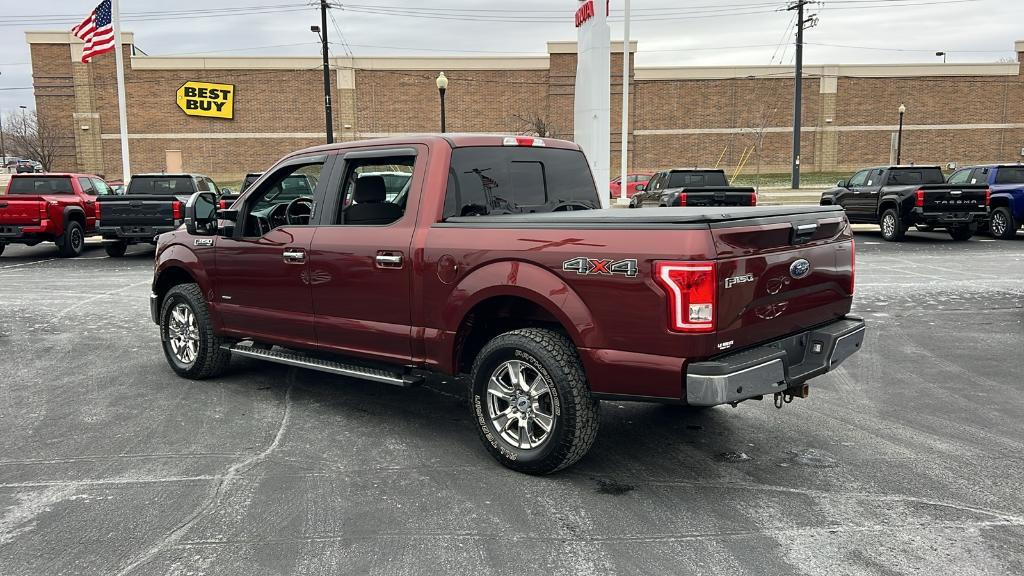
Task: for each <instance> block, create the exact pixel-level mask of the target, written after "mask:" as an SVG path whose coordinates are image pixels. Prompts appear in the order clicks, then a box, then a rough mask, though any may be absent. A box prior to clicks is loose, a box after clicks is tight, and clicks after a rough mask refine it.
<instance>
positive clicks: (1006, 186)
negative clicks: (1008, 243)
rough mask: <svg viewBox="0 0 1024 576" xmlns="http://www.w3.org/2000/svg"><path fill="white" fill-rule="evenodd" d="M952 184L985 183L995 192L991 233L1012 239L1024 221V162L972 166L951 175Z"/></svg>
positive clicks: (993, 193) (991, 205)
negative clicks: (1022, 163) (1023, 163)
mask: <svg viewBox="0 0 1024 576" xmlns="http://www.w3.org/2000/svg"><path fill="white" fill-rule="evenodd" d="M948 183H949V184H953V185H960V184H984V185H987V186H988V187H989V189H990V190H991V191H992V195H991V197H990V203H989V210H990V213H989V221H988V223H987V228H988V232H989V233H990V234H991V235H992V237H993V238H1000V239H1003V240H1009V239H1011V238H1014V237H1016V236H1017V230H1018V229H1019V228H1020V227H1021V224H1022V223H1024V165H1021V164H990V165H987V166H971V167H969V168H963V169H961V170H957V171H956V172H954V173H953V174H952V175H950V177H949V180H948Z"/></svg>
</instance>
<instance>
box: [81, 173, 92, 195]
mask: <svg viewBox="0 0 1024 576" xmlns="http://www.w3.org/2000/svg"><path fill="white" fill-rule="evenodd" d="M78 185H79V186H81V187H82V194H85V195H87V196H95V195H96V188H95V187H94V186H93V185H92V179H91V178H85V177H81V176H80V177H79V178H78Z"/></svg>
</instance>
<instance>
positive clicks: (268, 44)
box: [0, 0, 1024, 112]
mask: <svg viewBox="0 0 1024 576" xmlns="http://www.w3.org/2000/svg"><path fill="white" fill-rule="evenodd" d="M98 1H99V0H46V1H45V2H35V3H32V2H18V3H14V2H12V1H10V0H6V1H5V2H4V3H5V4H7V6H5V8H4V10H3V11H2V13H0V72H2V75H0V109H2V110H4V111H7V112H9V111H11V110H16V109H17V107H18V106H19V105H26V106H29V107H30V108H32V107H34V105H35V104H34V98H33V95H32V91H31V89H23V88H25V87H30V86H31V84H32V79H31V66H30V64H29V51H28V46H27V45H26V44H25V36H24V32H25V31H26V30H66V29H70V27H71V26H73V25H74V24H76V23H77V22H78V21H79V20H81V19H82V18H84V17H85V16H86V15H87V14H88V13H89V12H90V11H91V10H92V9H93V8H94V7H95V5H96V4H97V3H98ZM332 2H333V3H335V4H338V3H340V4H342V5H344V6H347V8H337V9H334V10H332V12H333V15H334V19H335V20H336V22H337V25H338V26H340V29H341V32H342V34H343V37H344V39H345V40H346V41H347V43H348V45H349V47H350V49H351V52H352V53H354V54H355V55H356V56H371V55H395V54H401V55H423V56H428V55H431V56H438V55H454V54H466V55H481V56H482V55H494V54H497V53H508V54H520V53H537V54H543V53H545V51H546V45H545V43H546V42H547V41H549V40H575V39H576V32H575V29H574V27H573V12H574V11H575V8H576V5H577V0H505V1H504V2H499V1H496V0H434V1H432V2H429V3H428V2H423V1H416V2H412V1H409V0H354V1H352V2H339V0H332ZM311 3H312V2H310V1H309V0H250V1H248V2H246V1H244V0H177V1H176V2H167V1H166V0H121V11H122V13H123V14H124V18H123V21H124V24H123V28H124V29H125V30H128V31H133V32H135V40H136V45H137V46H138V47H139V48H141V49H142V50H144V51H145V52H146V53H148V54H153V55H169V54H194V53H201V54H226V55H263V54H274V55H285V54H286V55H317V54H319V47H318V44H317V39H316V36H315V35H314V34H313V33H311V32H310V31H309V26H310V25H311V24H318V23H319V11H318V10H317V9H316V8H314V7H312V6H306V5H308V4H311ZM11 4H14V6H11ZM622 4H623V2H622V0H612V1H611V8H612V19H613V21H612V37H613V38H615V39H618V38H621V36H622V18H621V9H622ZM785 4H786V1H785V0H778V1H774V2H773V1H771V0H633V1H632V7H633V15H634V17H633V19H632V21H633V24H632V26H631V29H632V34H631V36H632V38H633V39H635V40H638V41H639V43H640V46H639V55H638V57H637V63H638V65H641V66H643V65H698V66H699V65H717V64H769V63H779V62H780V61H781V62H782V63H784V64H791V62H792V57H793V48H792V46H791V43H792V41H793V37H792V36H793V35H792V32H793V30H794V29H793V28H792V27H791V24H792V13H791V12H786V11H784V10H779V8H783V7H784V6H785ZM256 7H260V8H256ZM217 10H220V11H221V12H220V13H214V12H213V11H217ZM243 10H244V11H248V12H250V13H244V12H240V11H243ZM257 10H259V11H262V13H259V14H256V13H252V12H256V11H257ZM172 11H173V12H174V13H173V14H170V13H169V12H172ZM809 12H810V13H812V14H813V13H816V14H818V16H819V22H818V25H817V26H816V27H815V28H812V29H810V30H808V32H807V33H806V38H805V41H806V42H807V43H808V45H807V47H806V49H805V50H806V51H805V61H806V62H808V63H829V64H832V63H854V62H859V63H864V62H936V61H941V58H938V57H936V56H935V52H936V51H940V50H942V51H946V52H948V53H949V56H948V60H949V61H950V62H994V61H999V60H1001V59H1012V58H1014V57H1015V54H1014V52H1013V44H1014V41H1016V40H1024V26H1022V23H1024V2H1022V1H1021V0H960V1H951V0H931V1H928V0H831V1H827V2H825V3H824V6H821V7H818V8H814V7H812V8H811V9H810V10H809ZM787 27H789V28H787ZM329 29H330V34H331V36H332V40H337V39H338V34H337V28H336V27H335V24H334V23H331V24H329ZM782 41H784V42H785V43H786V44H787V45H788V50H787V51H785V52H784V53H783V52H782V51H781V50H780V49H779V44H780V42H782ZM331 49H332V51H334V53H335V54H339V55H341V54H344V48H343V47H342V46H341V45H332V47H331ZM897 49H898V50H897ZM103 57H105V56H103ZM310 89H315V90H319V89H320V87H319V86H310Z"/></svg>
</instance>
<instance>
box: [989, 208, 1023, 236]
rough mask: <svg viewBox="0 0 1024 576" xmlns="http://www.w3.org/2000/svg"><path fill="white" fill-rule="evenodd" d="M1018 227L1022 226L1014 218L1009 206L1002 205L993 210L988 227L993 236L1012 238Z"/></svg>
mask: <svg viewBox="0 0 1024 576" xmlns="http://www.w3.org/2000/svg"><path fill="white" fill-rule="evenodd" d="M1017 228H1020V223H1018V222H1015V221H1014V220H1013V214H1011V213H1010V209H1009V208H1007V207H1005V206H1002V207H999V208H996V209H995V210H994V211H993V212H992V216H991V219H990V221H989V227H988V229H989V231H990V232H991V233H992V237H993V238H999V239H1000V240H1012V239H1013V238H1014V236H1016V235H1017Z"/></svg>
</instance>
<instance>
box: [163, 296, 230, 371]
mask: <svg viewBox="0 0 1024 576" xmlns="http://www.w3.org/2000/svg"><path fill="white" fill-rule="evenodd" d="M160 341H161V343H162V344H163V349H164V356H166V357H167V363H168V364H170V365H171V369H173V370H174V371H175V372H177V373H178V376H184V377H185V378H191V379H193V380H203V379H206V378H212V377H214V376H218V375H220V374H221V373H223V372H224V370H226V369H227V366H228V360H230V359H231V353H230V352H228V351H227V350H225V349H223V348H221V344H223V342H222V340H221V338H219V337H217V335H216V334H214V333H213V321H212V319H211V318H210V310H209V308H208V307H207V305H206V299H204V298H203V291H202V290H200V289H199V286H198V285H196V284H179V285H177V286H174V287H173V288H171V289H170V290H168V291H167V295H166V296H164V301H163V304H162V305H161V306H160Z"/></svg>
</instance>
